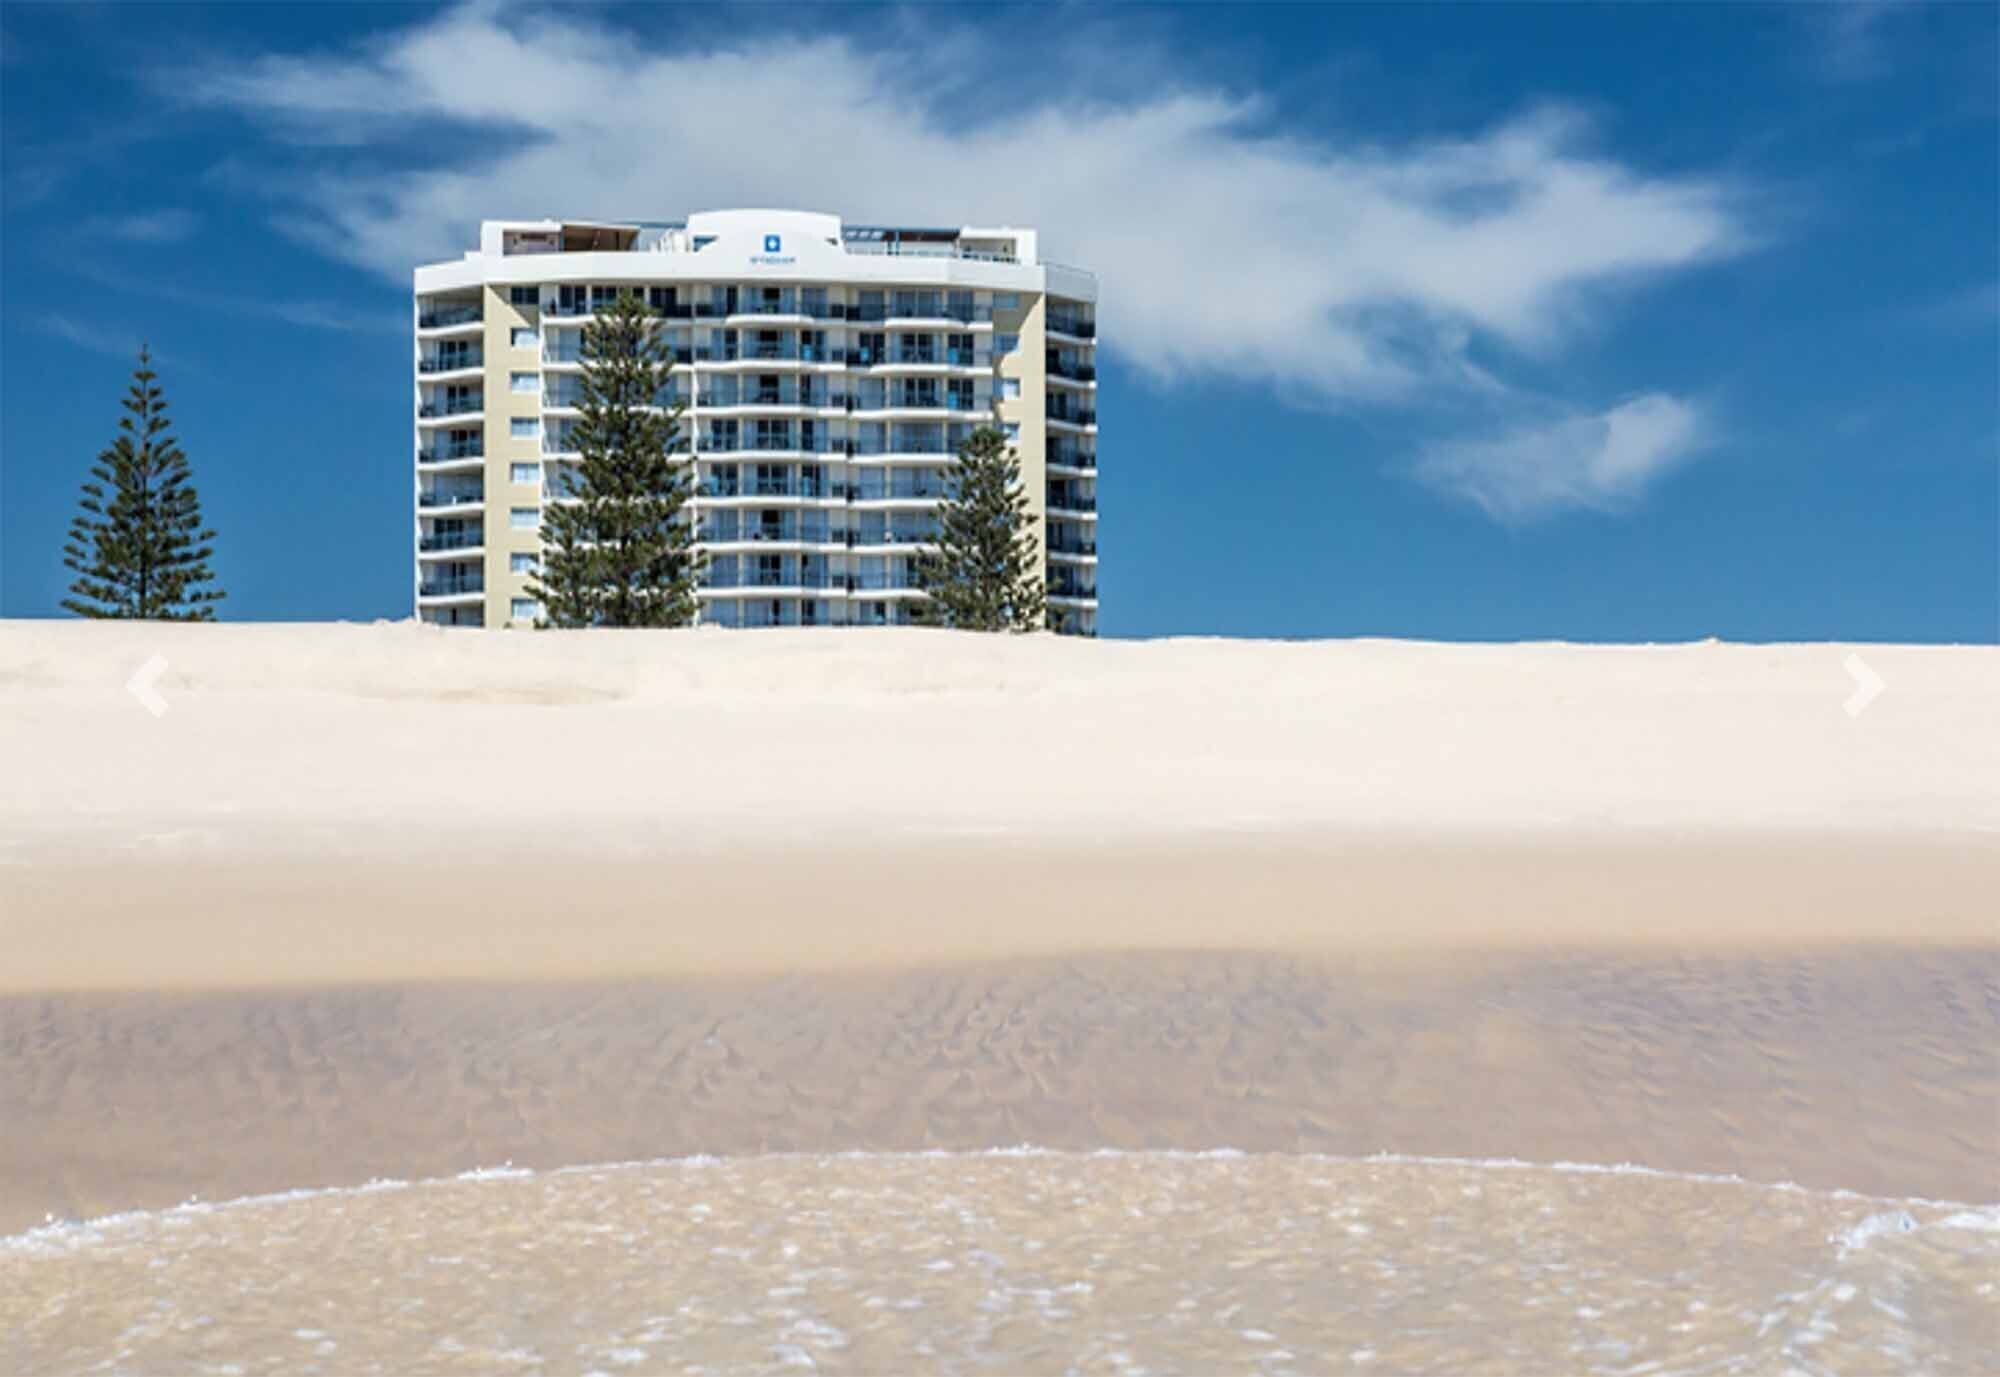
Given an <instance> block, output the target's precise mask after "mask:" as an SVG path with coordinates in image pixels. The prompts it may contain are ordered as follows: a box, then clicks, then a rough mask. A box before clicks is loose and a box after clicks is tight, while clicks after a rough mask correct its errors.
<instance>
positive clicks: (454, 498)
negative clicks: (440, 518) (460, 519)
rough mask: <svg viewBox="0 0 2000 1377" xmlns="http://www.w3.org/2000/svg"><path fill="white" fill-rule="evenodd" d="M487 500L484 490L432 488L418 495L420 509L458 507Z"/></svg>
mask: <svg viewBox="0 0 2000 1377" xmlns="http://www.w3.org/2000/svg"><path fill="white" fill-rule="evenodd" d="M485 500H486V490H485V489H484V488H430V489H426V490H425V491H423V492H420V493H418V494H417V505H418V506H419V507H457V506H462V505H464V504H465V503H467V502H484V501H485Z"/></svg>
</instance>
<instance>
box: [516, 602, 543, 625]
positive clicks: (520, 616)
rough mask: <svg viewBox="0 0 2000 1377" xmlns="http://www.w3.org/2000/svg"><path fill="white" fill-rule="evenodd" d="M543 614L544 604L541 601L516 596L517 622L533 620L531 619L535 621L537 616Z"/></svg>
mask: <svg viewBox="0 0 2000 1377" xmlns="http://www.w3.org/2000/svg"><path fill="white" fill-rule="evenodd" d="M541 615H542V605H541V604H540V603H538V602H536V601H535V600H534V599H533V598H516V599H514V620H515V621H517V622H531V621H533V620H534V619H535V618H537V617H539V616H541Z"/></svg>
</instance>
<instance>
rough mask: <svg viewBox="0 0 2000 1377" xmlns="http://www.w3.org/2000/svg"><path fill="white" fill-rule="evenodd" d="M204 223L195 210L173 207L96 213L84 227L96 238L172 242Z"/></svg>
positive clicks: (135, 242) (88, 233) (89, 234)
mask: <svg viewBox="0 0 2000 1377" xmlns="http://www.w3.org/2000/svg"><path fill="white" fill-rule="evenodd" d="M200 224H201V218H200V217H199V216H197V215H196V214H195V213H194V212H193V211H191V210H182V209H179V208H170V209H166V210H153V211H143V212H141V213H139V214H136V215H93V216H91V217H89V218H88V219H86V220H85V221H84V222H83V224H82V226H81V229H82V232H83V233H84V234H85V235H87V236H89V237H92V238H99V239H118V240H122V241H124V242H125V243H128V244H172V243H177V242H178V241H180V240H183V239H186V238H188V237H189V236H190V235H192V234H193V233H194V232H195V230H196V228H198V227H199V226H200Z"/></svg>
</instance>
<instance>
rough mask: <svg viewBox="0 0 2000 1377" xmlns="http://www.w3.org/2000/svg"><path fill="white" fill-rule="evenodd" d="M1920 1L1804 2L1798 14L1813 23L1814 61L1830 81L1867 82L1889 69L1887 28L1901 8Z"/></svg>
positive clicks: (1836, 0)
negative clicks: (1808, 3)
mask: <svg viewBox="0 0 2000 1377" xmlns="http://www.w3.org/2000/svg"><path fill="white" fill-rule="evenodd" d="M1914 8H1916V0H1832V3H1829V4H1817V5H1801V6H1799V8H1798V10H1797V13H1798V14H1799V15H1800V16H1801V17H1802V18H1803V19H1804V20H1805V22H1806V23H1807V24H1809V25H1811V26H1812V35H1813V62H1814V66H1815V67H1816V68H1817V69H1818V71H1819V73H1820V75H1822V76H1824V77H1825V78H1827V79H1828V80H1830V81H1866V80H1869V79H1870V78H1873V77H1877V76H1881V75H1882V74H1883V73H1884V72H1886V71H1887V70H1888V69H1889V40H1888V34H1887V30H1888V28H1889V27H1890V22H1891V21H1892V20H1893V19H1894V18H1895V16H1896V15H1897V13H1898V12H1899V11H1908V10H1911V9H1914Z"/></svg>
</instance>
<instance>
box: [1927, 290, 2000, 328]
mask: <svg viewBox="0 0 2000 1377" xmlns="http://www.w3.org/2000/svg"><path fill="white" fill-rule="evenodd" d="M1915 318H1916V321H1917V323H1918V324H1920V325H1928V326H1931V327H1933V328H1935V329H1940V330H1968V329H1974V328H1983V329H1985V330H1987V331H1989V332H1990V331H1991V330H1992V329H1993V328H1994V327H1995V326H1996V325H2000V278H1988V279H1987V280H1986V281H1984V282H1975V283H1973V284H1972V285H1970V286H1968V287H1960V288H1959V289H1958V290H1956V291H1951V292H1945V293H1943V294H1942V295H1940V296H1937V297H1933V298H1932V299H1931V300H1929V301H1926V302H1924V303H1922V304H1921V305H1919V306H1918V307H1917V308H1916V312H1915Z"/></svg>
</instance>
